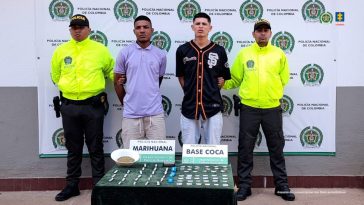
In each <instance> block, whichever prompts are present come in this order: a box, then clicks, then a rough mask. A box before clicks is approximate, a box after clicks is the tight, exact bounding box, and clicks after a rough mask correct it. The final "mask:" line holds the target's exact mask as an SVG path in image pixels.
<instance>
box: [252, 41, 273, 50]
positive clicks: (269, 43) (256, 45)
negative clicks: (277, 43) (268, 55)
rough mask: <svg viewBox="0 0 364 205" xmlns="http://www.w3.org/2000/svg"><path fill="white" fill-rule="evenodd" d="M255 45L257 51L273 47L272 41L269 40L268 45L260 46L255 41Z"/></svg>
mask: <svg viewBox="0 0 364 205" xmlns="http://www.w3.org/2000/svg"><path fill="white" fill-rule="evenodd" d="M253 47H254V49H255V50H257V51H267V50H269V49H270V48H271V47H272V44H271V42H268V44H267V46H265V47H260V46H259V45H258V44H257V42H254V44H253Z"/></svg>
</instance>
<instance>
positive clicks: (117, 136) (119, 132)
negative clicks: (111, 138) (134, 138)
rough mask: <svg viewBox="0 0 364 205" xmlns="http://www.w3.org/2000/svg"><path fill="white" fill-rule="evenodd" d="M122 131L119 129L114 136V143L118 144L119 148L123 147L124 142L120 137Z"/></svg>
mask: <svg viewBox="0 0 364 205" xmlns="http://www.w3.org/2000/svg"><path fill="white" fill-rule="evenodd" d="M122 132H123V130H122V129H120V130H119V131H118V132H117V133H116V136H115V140H116V144H117V145H118V147H119V148H124V143H123V139H122V138H121V133H122Z"/></svg>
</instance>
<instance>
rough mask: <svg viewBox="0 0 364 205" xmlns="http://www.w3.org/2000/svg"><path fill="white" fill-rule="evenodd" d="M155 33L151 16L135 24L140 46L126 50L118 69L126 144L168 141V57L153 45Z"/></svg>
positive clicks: (123, 134)
mask: <svg viewBox="0 0 364 205" xmlns="http://www.w3.org/2000/svg"><path fill="white" fill-rule="evenodd" d="M153 31H154V29H153V27H152V22H151V20H150V19H149V18H148V17H147V16H138V17H137V18H136V19H135V21H134V34H135V36H136V38H137V40H136V43H133V44H131V45H129V46H128V47H126V48H124V49H122V50H121V51H120V53H119V55H118V56H117V59H116V65H115V70H114V73H115V78H114V87H115V91H116V94H117V95H118V97H119V100H120V102H121V104H122V105H123V106H124V111H123V121H122V126H121V128H122V134H121V137H122V140H123V144H124V147H125V148H129V145H130V140H133V139H165V137H166V128H165V121H164V110H163V106H162V96H161V93H160V90H159V87H160V84H161V82H162V79H163V75H164V73H165V70H166V61H167V60H166V54H165V52H164V51H162V50H161V49H159V48H158V47H155V46H153V45H152V44H151V42H150V39H151V35H152V33H153Z"/></svg>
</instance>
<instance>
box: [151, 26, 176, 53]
mask: <svg viewBox="0 0 364 205" xmlns="http://www.w3.org/2000/svg"><path fill="white" fill-rule="evenodd" d="M151 42H152V44H153V45H154V46H157V47H158V48H160V49H162V50H165V51H167V52H168V51H169V49H170V48H171V38H170V37H169V35H168V34H167V33H165V32H163V31H155V32H153V34H152V37H151Z"/></svg>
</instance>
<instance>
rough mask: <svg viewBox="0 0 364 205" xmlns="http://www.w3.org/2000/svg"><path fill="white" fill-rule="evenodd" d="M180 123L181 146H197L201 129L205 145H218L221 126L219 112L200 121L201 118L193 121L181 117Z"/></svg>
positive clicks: (221, 121)
mask: <svg viewBox="0 0 364 205" xmlns="http://www.w3.org/2000/svg"><path fill="white" fill-rule="evenodd" d="M180 123H181V131H182V142H183V144H198V141H199V139H200V133H201V132H200V129H201V128H202V129H203V130H204V132H203V133H204V139H205V143H206V144H220V141H221V133H222V126H223V120H222V114H221V112H219V113H217V114H216V115H214V116H212V117H210V118H208V119H206V120H202V117H201V116H200V119H199V120H194V119H188V118H186V117H185V116H183V115H181V121H180Z"/></svg>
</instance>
